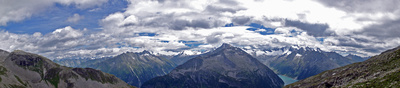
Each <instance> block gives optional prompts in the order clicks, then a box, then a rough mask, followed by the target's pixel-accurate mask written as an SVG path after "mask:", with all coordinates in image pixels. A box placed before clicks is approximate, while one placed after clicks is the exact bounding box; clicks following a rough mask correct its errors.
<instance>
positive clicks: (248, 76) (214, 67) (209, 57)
mask: <svg viewBox="0 0 400 88" xmlns="http://www.w3.org/2000/svg"><path fill="white" fill-rule="evenodd" d="M283 84H284V83H283V81H282V80H281V79H280V78H279V77H278V76H277V75H276V74H275V73H274V72H273V71H272V70H270V69H269V68H268V67H267V66H265V65H264V64H262V63H261V62H259V61H258V60H257V59H255V58H253V57H252V56H251V55H249V54H247V53H246V52H244V51H243V50H241V49H240V48H236V47H233V46H231V45H229V44H226V43H224V44H222V46H221V47H219V48H217V49H215V50H214V51H210V52H208V53H205V54H202V55H199V56H197V57H195V58H193V59H190V60H188V61H187V62H185V63H184V64H182V65H179V66H178V67H176V68H175V69H174V70H172V71H171V72H170V73H168V74H167V75H165V76H160V77H156V78H153V79H151V80H149V81H147V82H145V83H144V84H143V86H142V88H152V87H167V88H168V87H196V88H199V87H210V88H214V87H250V88H255V87H267V88H278V87H283Z"/></svg>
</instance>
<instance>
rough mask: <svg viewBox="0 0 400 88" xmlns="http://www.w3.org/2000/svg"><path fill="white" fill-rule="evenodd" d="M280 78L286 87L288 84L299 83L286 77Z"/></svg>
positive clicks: (281, 76)
mask: <svg viewBox="0 0 400 88" xmlns="http://www.w3.org/2000/svg"><path fill="white" fill-rule="evenodd" d="M278 76H279V77H280V78H281V79H282V80H283V82H285V85H288V84H291V83H294V82H296V81H298V80H295V79H292V78H290V77H287V76H284V75H278Z"/></svg>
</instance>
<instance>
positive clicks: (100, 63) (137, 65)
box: [55, 51, 176, 87]
mask: <svg viewBox="0 0 400 88" xmlns="http://www.w3.org/2000/svg"><path fill="white" fill-rule="evenodd" d="M55 62H57V63H59V64H62V65H67V66H68V65H69V66H76V67H90V68H94V69H98V70H101V71H104V72H106V73H110V74H113V75H115V76H116V77H118V78H120V79H122V80H124V81H125V82H127V83H128V84H130V85H133V86H139V87H140V86H141V84H143V83H144V82H145V81H147V80H149V79H151V78H154V77H157V76H162V75H165V74H167V73H168V72H169V71H171V70H172V69H173V68H174V67H176V64H175V63H173V62H171V61H170V60H168V59H166V58H164V57H160V56H156V55H154V54H152V53H151V52H149V51H143V52H136V53H133V52H126V53H123V54H120V55H118V56H115V57H109V58H100V59H61V60H55Z"/></svg>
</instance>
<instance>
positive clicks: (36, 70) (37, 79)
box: [0, 50, 134, 88]
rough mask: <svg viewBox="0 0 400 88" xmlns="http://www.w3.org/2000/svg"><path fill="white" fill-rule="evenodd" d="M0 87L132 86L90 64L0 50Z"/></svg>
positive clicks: (83, 87)
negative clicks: (60, 62) (64, 63)
mask: <svg viewBox="0 0 400 88" xmlns="http://www.w3.org/2000/svg"><path fill="white" fill-rule="evenodd" d="M0 87H1V88H134V87H133V86H130V85H129V84H127V83H125V82H124V81H122V80H120V79H118V78H117V77H115V76H114V75H111V74H108V73H104V72H101V71H99V70H95V69H91V68H71V67H65V66H60V65H58V64H56V63H54V62H52V61H51V60H49V59H47V58H45V57H43V56H40V55H37V54H32V53H27V52H24V51H20V50H16V51H13V52H11V53H9V52H7V51H4V50H0Z"/></svg>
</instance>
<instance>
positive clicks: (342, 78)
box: [286, 48, 400, 88]
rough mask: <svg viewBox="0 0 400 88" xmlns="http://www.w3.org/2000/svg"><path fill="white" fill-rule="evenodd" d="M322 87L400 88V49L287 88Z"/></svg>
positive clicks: (324, 73)
mask: <svg viewBox="0 0 400 88" xmlns="http://www.w3.org/2000/svg"><path fill="white" fill-rule="evenodd" d="M335 74H336V75H335ZM321 86H322V87H356V88H398V87H400V49H399V48H397V50H395V51H394V50H391V51H387V52H384V53H382V54H381V55H378V56H374V57H372V58H370V59H369V60H366V61H364V62H359V63H354V64H351V65H347V66H344V67H340V68H336V69H333V70H329V71H325V72H322V73H320V74H318V75H315V76H313V77H310V78H307V79H305V80H301V81H299V82H296V83H293V84H290V85H287V86H286V87H321Z"/></svg>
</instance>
